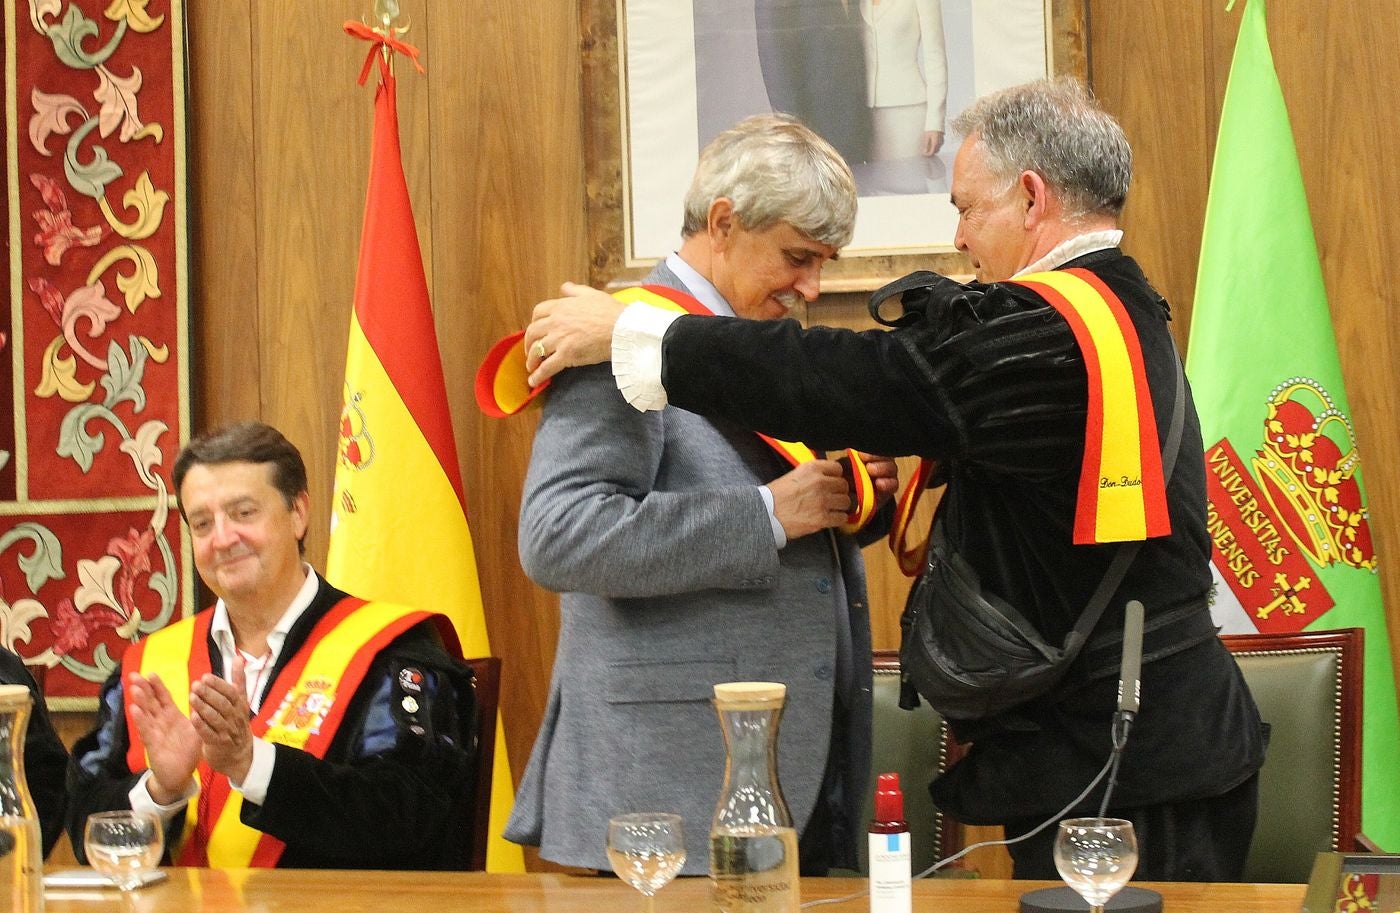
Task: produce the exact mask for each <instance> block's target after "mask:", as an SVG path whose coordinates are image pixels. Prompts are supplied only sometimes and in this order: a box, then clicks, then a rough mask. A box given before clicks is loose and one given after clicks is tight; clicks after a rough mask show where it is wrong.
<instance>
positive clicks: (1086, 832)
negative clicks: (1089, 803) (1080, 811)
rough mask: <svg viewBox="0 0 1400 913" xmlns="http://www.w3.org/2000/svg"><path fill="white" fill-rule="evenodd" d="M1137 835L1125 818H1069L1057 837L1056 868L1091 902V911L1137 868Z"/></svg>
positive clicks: (1100, 910) (1100, 908)
mask: <svg viewBox="0 0 1400 913" xmlns="http://www.w3.org/2000/svg"><path fill="white" fill-rule="evenodd" d="M1137 863H1138V849H1137V834H1135V833H1134V832H1133V824H1132V822H1131V821H1124V820H1123V819H1122V818H1070V819H1068V820H1065V821H1061V822H1060V832H1059V834H1057V835H1056V837H1055V868H1057V869H1059V871H1060V877H1061V878H1063V879H1064V880H1065V884H1067V885H1069V886H1070V887H1071V888H1074V890H1075V891H1077V892H1079V896H1080V897H1083V898H1084V899H1085V900H1086V901H1088V902H1089V909H1090V913H1103V905H1104V904H1106V903H1108V900H1109V898H1110V897H1112V896H1113V895H1114V894H1117V893H1118V892H1119V891H1120V890H1122V888H1123V885H1125V884H1127V883H1128V879H1130V878H1132V877H1133V872H1134V871H1136V870H1137Z"/></svg>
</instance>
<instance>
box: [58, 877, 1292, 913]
mask: <svg viewBox="0 0 1400 913" xmlns="http://www.w3.org/2000/svg"><path fill="white" fill-rule="evenodd" d="M168 871H169V873H170V878H169V880H168V881H165V882H161V883H160V884H157V885H153V886H151V887H147V888H142V889H141V890H139V891H136V892H134V893H133V895H132V896H131V898H130V904H129V905H128V904H126V903H124V902H123V899H122V897H121V896H120V894H119V893H118V892H116V891H87V892H79V891H56V890H49V891H48V892H46V894H45V898H46V902H47V910H46V913H418V911H421V913H633V911H637V913H640V911H641V909H642V903H641V900H642V898H641V895H640V894H638V893H637V892H636V891H634V890H632V888H630V887H628V886H627V885H625V884H623V883H622V882H620V881H617V880H615V879H612V878H594V877H584V876H576V875H544V874H541V875H486V874H482V873H476V872H473V873H448V872H338V871H310V870H294V869H285V870H279V869H273V870H233V871H212V870H208V869H179V868H174V869H169V870H168ZM1045 884H1046V883H1045V882H1039V883H1037V882H1030V881H992V880H978V879H936V880H932V881H920V882H915V884H914V910H915V913H919V911H923V913H1016V911H1017V910H1018V905H1017V900H1018V898H1019V897H1020V896H1021V894H1022V893H1024V892H1025V891H1028V890H1030V889H1032V888H1035V887H1042V886H1044V885H1045ZM864 887H865V882H864V880H861V879H844V878H815V879H804V880H803V882H802V899H803V900H804V901H806V900H815V899H818V898H826V897H842V896H844V895H846V894H851V893H854V892H855V891H859V890H862V889H863V888H864ZM1144 887H1153V888H1155V889H1156V890H1159V891H1161V893H1162V895H1163V897H1164V898H1165V904H1164V906H1165V910H1166V913H1219V911H1222V910H1229V911H1230V913H1295V911H1298V910H1299V909H1301V907H1302V903H1303V890H1304V886H1303V885H1247V884H1246V885H1239V884H1230V885H1212V884H1158V885H1144ZM810 909H812V910H815V911H823V913H824V911H832V913H856V911H862V913H863V911H867V910H869V909H870V906H869V901H868V900H867V899H866V898H865V897H861V898H858V899H856V900H851V901H847V902H845V903H840V904H824V905H821V906H818V907H813V908H810ZM656 910H657V913H705V911H708V910H709V880H708V879H705V878H683V879H680V880H679V881H677V882H675V883H673V884H671V885H668V886H667V887H666V888H664V889H663V890H662V891H661V893H660V894H658V895H657V902H656Z"/></svg>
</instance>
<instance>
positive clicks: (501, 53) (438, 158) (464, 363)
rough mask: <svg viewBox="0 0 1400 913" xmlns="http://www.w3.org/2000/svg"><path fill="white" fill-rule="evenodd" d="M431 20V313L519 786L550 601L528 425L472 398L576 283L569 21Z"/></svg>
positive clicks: (546, 6)
mask: <svg viewBox="0 0 1400 913" xmlns="http://www.w3.org/2000/svg"><path fill="white" fill-rule="evenodd" d="M434 15H435V17H436V21H437V23H438V27H437V29H436V31H435V37H434V40H433V41H432V43H431V44H430V46H429V50H430V51H431V52H432V53H431V56H432V59H433V60H436V61H440V62H441V63H439V66H438V69H436V70H435V71H434V76H435V79H434V81H433V83H432V100H431V109H432V161H433V175H432V180H433V183H432V200H433V223H432V228H433V237H434V250H435V253H436V256H435V258H434V274H433V300H434V302H435V307H436V313H437V319H438V332H439V334H440V339H439V342H440V344H441V346H442V351H443V358H444V362H445V370H446V373H447V383H448V390H449V397H450V398H451V399H452V404H453V418H454V421H455V428H456V433H457V445H458V449H459V451H460V453H461V455H462V457H463V462H464V471H463V481H464V484H465V485H466V490H467V499H468V504H469V509H468V513H469V515H470V522H471V529H472V535H473V539H474V545H475V549H476V557H477V567H478V569H479V570H480V574H481V587H482V598H483V600H484V602H485V605H486V612H487V620H488V628H489V632H490V636H491V646H492V650H493V652H494V653H496V654H497V655H498V656H501V657H503V658H504V664H503V670H502V674H503V686H502V693H501V700H502V711H503V716H504V722H505V729H506V736H507V742H508V746H509V751H510V757H511V762H512V766H513V768H514V770H515V773H516V774H517V776H518V775H519V772H520V771H521V770H523V769H524V766H525V760H526V759H527V758H528V756H529V751H530V747H531V745H532V744H533V743H534V737H535V732H536V730H537V729H538V727H539V721H540V719H541V717H542V716H543V713H544V705H545V700H546V698H547V694H548V685H549V673H550V668H551V666H552V664H553V661H554V644H555V639H556V637H557V635H558V630H559V615H558V605H559V602H558V598H557V597H556V596H554V595H553V594H552V593H547V592H545V591H543V590H541V589H540V588H538V587H536V586H534V585H533V584H532V583H530V581H529V580H527V579H526V578H525V576H524V573H523V572H522V571H521V569H520V563H519V560H518V558H517V556H516V547H515V530H516V518H517V516H518V512H519V508H520V491H521V486H522V484H523V482H524V475H525V466H526V464H527V462H528V461H529V456H530V443H531V440H532V438H533V434H534V425H535V418H534V417H533V416H532V415H528V416H522V417H520V418H518V419H513V420H507V421H496V420H491V419H486V418H484V417H483V416H482V415H481V413H480V412H478V411H477V409H476V405H475V401H474V400H473V399H472V387H471V385H472V381H473V376H474V373H475V370H476V366H477V364H478V363H479V362H480V360H481V358H482V356H483V355H485V353H486V349H487V348H488V347H489V345H490V343H491V342H493V341H495V340H496V339H498V338H499V337H501V336H503V335H505V334H507V333H509V332H511V331H513V330H517V329H520V328H521V327H522V326H523V325H524V322H525V321H526V320H527V319H528V315H529V309H530V307H531V306H532V305H533V304H534V302H536V301H539V300H540V299H542V298H546V297H551V296H553V295H555V294H557V292H558V288H559V284H560V283H561V282H564V281H566V280H569V279H578V278H581V277H583V276H584V275H585V259H584V258H585V253H584V249H585V243H584V222H583V217H582V214H583V153H582V139H581V134H580V119H579V118H580V114H579V105H580V101H579V88H578V86H579V67H580V63H579V52H578V41H577V29H578V10H577V7H576V5H575V4H573V3H540V4H525V5H520V4H514V3H507V2H503V0H477V2H473V3H469V4H457V3H450V4H442V3H439V4H437V5H435V7H434ZM448 62H451V63H450V65H449V64H448Z"/></svg>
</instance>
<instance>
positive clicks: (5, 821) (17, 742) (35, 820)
mask: <svg viewBox="0 0 1400 913" xmlns="http://www.w3.org/2000/svg"><path fill="white" fill-rule="evenodd" d="M30 706H31V705H30V697H29V689H28V688H26V687H24V686H23V685H0V909H3V910H7V911H11V910H12V911H14V913H41V911H42V910H43V909H44V871H43V849H42V848H41V841H40V837H39V814H38V812H37V811H36V810H35V808H34V799H33V798H32V797H31V796H30V795H29V784H28V783H27V782H26V781H25V779H24V729H25V726H26V725H27V724H28V722H29V709H30Z"/></svg>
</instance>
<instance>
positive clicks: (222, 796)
mask: <svg viewBox="0 0 1400 913" xmlns="http://www.w3.org/2000/svg"><path fill="white" fill-rule="evenodd" d="M213 616H214V611H213V609H206V610H205V611H203V612H200V613H199V614H198V615H195V616H194V617H193V618H186V619H184V620H183V621H180V622H177V623H175V624H173V625H170V626H169V627H166V628H162V629H161V630H159V631H156V632H155V633H153V634H151V635H149V636H148V637H146V638H145V639H144V640H142V641H141V642H139V643H137V644H135V645H134V646H132V647H131V648H130V649H128V650H127V651H126V654H125V655H124V656H123V657H122V670H123V675H126V674H128V673H130V672H133V671H135V672H139V673H140V674H141V675H143V676H150V675H151V674H152V673H154V674H156V675H159V676H160V679H161V681H162V682H164V683H165V686H166V688H167V689H169V691H170V695H171V697H172V698H173V699H174V701H175V704H176V706H177V707H179V708H180V711H181V712H182V713H184V714H185V715H186V716H188V715H189V712H190V707H189V696H190V686H191V685H192V684H193V683H194V682H195V681H197V680H198V679H199V677H200V676H202V675H204V674H205V673H208V672H211V671H212V669H211V666H210V657H209V650H208V649H207V646H206V644H207V640H208V637H209V625H210V621H211V620H212V618H213ZM428 619H435V620H438V628H439V630H440V632H441V633H442V636H443V638H444V641H445V643H446V644H447V647H448V649H449V651H453V650H456V642H457V641H456V635H455V634H454V633H453V632H452V627H451V623H450V622H449V621H447V619H446V618H445V617H444V616H440V615H437V614H436V613H433V612H425V611H422V610H419V609H411V608H409V607H407V606H401V605H393V604H391V603H384V602H365V601H364V600H363V599H356V598H354V597H346V598H345V599H342V600H341V601H340V602H338V603H336V605H335V606H334V607H332V608H331V610H330V611H329V612H327V613H326V614H325V616H323V617H322V618H321V620H320V621H319V622H317V623H316V626H315V627H314V628H313V629H312V631H311V634H310V636H309V637H308V638H307V640H306V644H305V645H304V646H303V647H302V648H301V650H299V651H298V652H297V654H296V656H294V657H292V659H291V661H290V662H288V663H287V665H286V666H284V667H283V669H282V671H281V672H280V673H279V674H278V676H277V679H276V681H274V682H273V684H272V687H271V688H269V689H268V692H267V699H266V700H264V701H263V704H262V707H261V709H260V710H259V711H258V713H257V714H256V715H255V716H254V717H253V721H252V730H253V735H254V736H255V737H259V738H263V739H266V740H267V741H269V742H275V743H277V744H280V745H289V746H291V747H293V748H299V749H301V750H302V751H305V752H307V753H308V754H311V755H313V756H315V757H318V758H320V757H324V756H325V753H326V749H327V748H328V747H329V746H330V744H331V740H332V739H333V738H334V737H335V733H336V730H337V728H338V727H339V726H340V723H341V722H342V720H343V719H344V716H345V708H346V706H347V704H348V703H349V701H350V697H351V696H352V695H353V694H354V693H355V690H356V689H357V688H359V686H360V683H361V682H362V681H363V680H364V677H365V673H366V672H367V671H368V670H369V666H370V663H371V662H372V661H373V660H374V657H375V656H376V655H377V654H378V653H379V651H380V650H382V649H383V648H384V647H386V646H388V644H389V643H390V642H392V641H393V640H394V638H396V637H398V636H399V635H400V634H402V633H403V632H404V631H407V630H408V629H409V628H411V627H413V626H414V625H416V624H418V623H419V622H421V621H425V620H428ZM126 722H127V732H128V735H129V738H130V742H131V744H130V748H129V749H128V750H127V757H126V761H127V767H128V768H129V769H130V770H131V771H132V773H139V772H140V771H143V770H145V769H146V768H147V767H148V766H149V765H148V763H147V761H146V749H145V746H144V745H143V744H142V742H141V737H140V735H139V733H138V732H137V730H136V726H135V725H134V724H133V723H132V721H131V712H130V705H128V707H127V720H126ZM195 779H196V781H197V782H198V784H199V788H200V793H199V796H198V798H197V799H196V800H195V801H193V802H191V803H190V804H189V806H188V808H187V809H186V813H185V815H186V817H185V827H184V830H183V832H182V834H181V844H180V846H179V847H177V848H174V849H173V850H172V851H171V856H172V858H173V859H174V860H175V862H176V864H177V865H186V866H212V867H214V868H248V867H254V868H256V867H272V866H275V865H276V864H277V861H278V859H279V858H280V857H281V855H282V850H283V849H284V847H285V844H284V843H283V842H282V841H280V840H278V839H277V838H275V837H271V836H269V835H267V834H264V833H262V832H261V831H258V830H255V829H253V828H250V827H248V826H246V825H245V824H243V823H242V821H241V820H240V818H239V815H240V811H241V809H242V806H243V797H242V795H241V794H239V793H238V792H237V791H236V790H234V789H233V788H232V786H230V784H229V781H228V777H226V776H224V775H222V774H220V773H217V772H215V771H214V770H213V769H212V768H210V767H209V765H208V764H207V763H206V762H204V761H201V762H200V764H199V766H198V767H197V768H196V769H195Z"/></svg>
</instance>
